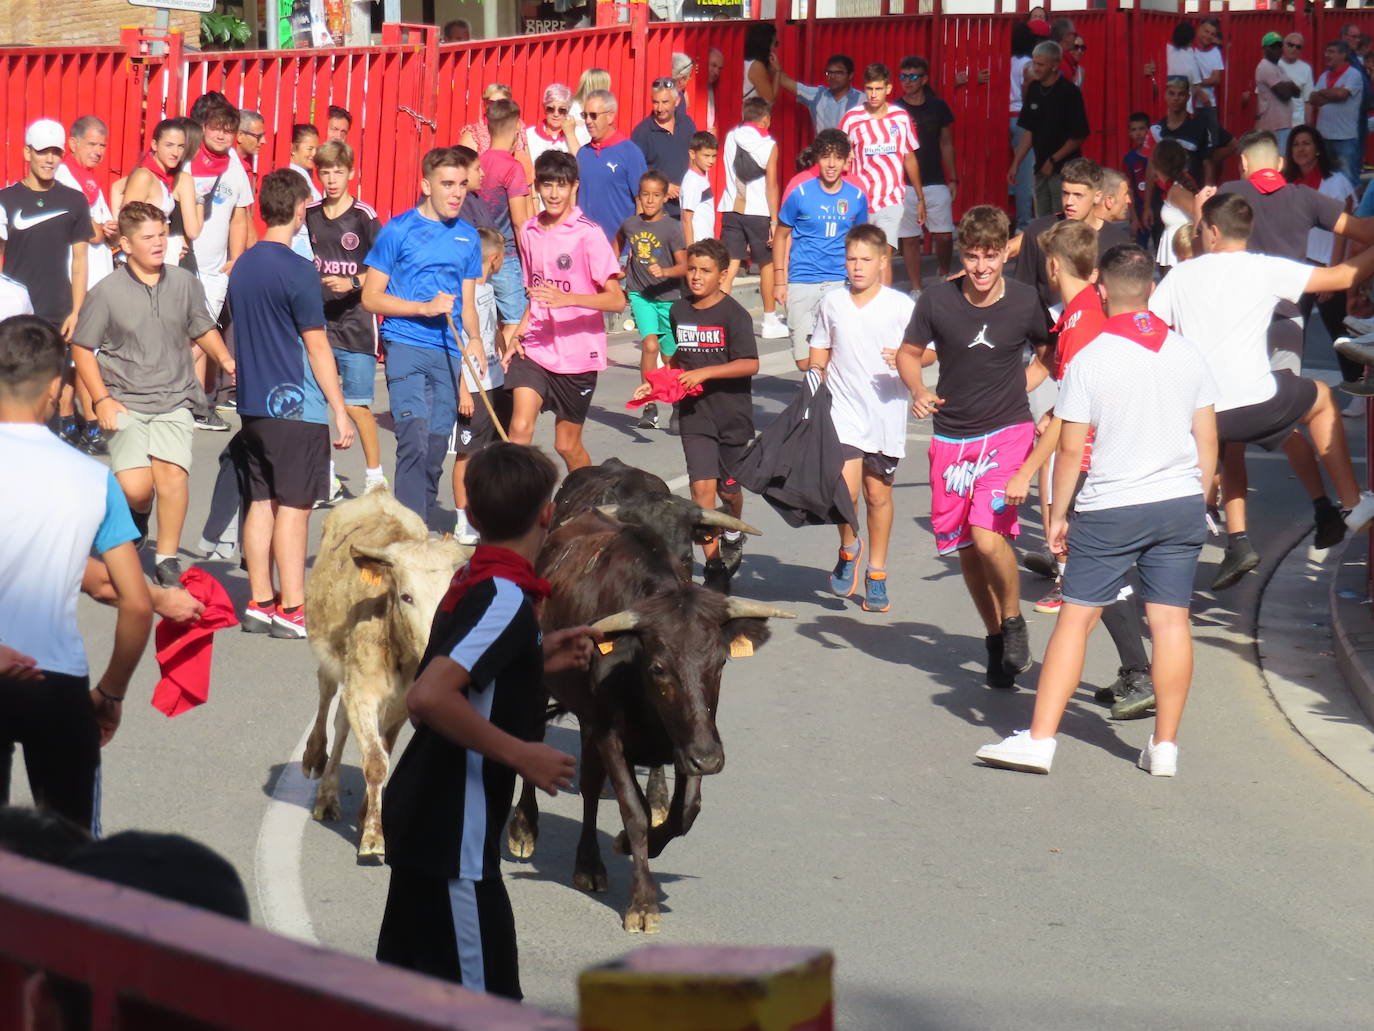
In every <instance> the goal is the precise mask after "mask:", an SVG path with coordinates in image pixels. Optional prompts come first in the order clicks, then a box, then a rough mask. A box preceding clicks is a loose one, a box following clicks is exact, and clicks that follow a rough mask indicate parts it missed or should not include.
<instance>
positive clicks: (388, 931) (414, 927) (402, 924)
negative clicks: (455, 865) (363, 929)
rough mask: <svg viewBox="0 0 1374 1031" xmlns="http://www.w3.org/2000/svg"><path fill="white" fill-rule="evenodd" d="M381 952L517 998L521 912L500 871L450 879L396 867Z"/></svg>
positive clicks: (388, 959)
mask: <svg viewBox="0 0 1374 1031" xmlns="http://www.w3.org/2000/svg"><path fill="white" fill-rule="evenodd" d="M377 959H378V961H380V962H382V963H390V964H392V965H393V966H398V967H404V968H405V969H407V970H414V971H416V972H417V973H421V974H428V975H429V976H430V977H438V978H441V979H442V980H445V981H453V982H455V983H456V984H461V985H463V986H464V987H466V988H470V989H472V990H473V991H478V992H488V993H490V994H492V995H503V996H505V997H506V998H508V999H515V1000H516V1001H517V1002H518V1001H519V1000H520V999H521V998H523V995H522V994H521V992H520V958H519V954H518V952H517V950H516V945H515V914H514V913H513V912H511V908H510V897H509V896H507V895H506V885H505V883H504V882H503V881H502V880H501V879H500V878H499V877H497V878H493V879H491V880H485V881H466V880H452V881H448V880H445V879H444V878H442V877H436V876H434V875H433V874H424V873H417V872H415V871H414V870H405V869H400V868H398V867H394V866H393V867H392V868H391V887H390V888H389V889H388V890H387V894H386V910H385V912H383V914H382V929H381V931H380V933H379V934H378V935H377Z"/></svg>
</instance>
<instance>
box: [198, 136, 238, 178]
mask: <svg viewBox="0 0 1374 1031" xmlns="http://www.w3.org/2000/svg"><path fill="white" fill-rule="evenodd" d="M228 170H229V151H227V150H226V151H225V152H224V153H223V154H216V153H214V152H213V151H211V150H209V149H208V148H207V147H206V146H205V144H203V143H202V144H201V145H200V150H198V151H196V156H195V157H194V158H192V159H191V175H192V176H193V177H199V178H209V177H210V176H221V175H223V174H224V173H225V172H227V171H228Z"/></svg>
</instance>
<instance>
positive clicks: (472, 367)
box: [444, 312, 510, 444]
mask: <svg viewBox="0 0 1374 1031" xmlns="http://www.w3.org/2000/svg"><path fill="white" fill-rule="evenodd" d="M444 317H445V318H446V319H448V328H449V329H451V330H453V339H454V340H455V341H456V342H457V344H458V353H459V354H460V355H462V356H463V365H464V366H466V368H467V370H468V372H470V373H472V381H473V382H474V383H476V384H477V392H478V393H479V394H481V395H482V404H484V405H486V406H487V414H488V415H490V416H491V424H492V425H493V426H495V427H496V432H497V433H499V434H500V435H501V439H502V440H504V441H505V442H506V443H507V444H509V443H510V437H508V436H506V428H505V427H504V426H502V425H501V420H500V419H498V418H497V417H496V409H495V408H493V407H492V406H491V398H489V397H487V389H486V387H484V386H482V373H481V371H480V370H479V369H478V368H477V363H476V362H474V361H473V360H472V355H470V354H468V352H467V348H465V347H464V346H463V336H462V334H461V333H459V332H458V327H457V326H455V325H454V324H453V313H452V312H445V314H444Z"/></svg>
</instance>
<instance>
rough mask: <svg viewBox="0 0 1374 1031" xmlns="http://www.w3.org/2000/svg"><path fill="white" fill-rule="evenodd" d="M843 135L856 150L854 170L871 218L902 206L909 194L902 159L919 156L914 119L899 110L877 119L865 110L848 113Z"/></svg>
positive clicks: (891, 111) (842, 124)
mask: <svg viewBox="0 0 1374 1031" xmlns="http://www.w3.org/2000/svg"><path fill="white" fill-rule="evenodd" d="M840 132H842V133H844V134H845V135H846V136H848V137H849V142H850V143H851V144H852V145H853V147H854V166H853V170H854V172H856V173H857V174H858V177H859V181H860V182H862V183H863V186H864V191H865V192H866V193H867V194H868V207H869V212H870V214H871V213H872V212H874V211H878V210H880V209H882V208H885V207H888V206H889V205H891V204H900V203H902V199H903V197H904V196H905V193H906V178H905V176H904V174H903V171H902V159H903V158H905V157H906V156H907V155H908V154H912V153H915V151H916V148H917V147H919V146H920V144H919V143H917V142H916V130H915V129H914V128H913V127H912V125H911V118H910V116H909V115H907V113H906V112H905V111H903V110H901V109H900V108H897V107H889V108H888V109H887V114H885V115H883V116H882V117H881V118H875V117H873V116H872V115H870V114H869V113H868V112H867V111H866V110H865V109H864V108H862V107H856V108H854V110H852V111H847V112H845V116H844V117H843V118H841V119H840Z"/></svg>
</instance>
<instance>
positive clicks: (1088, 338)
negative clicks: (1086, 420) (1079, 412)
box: [1053, 285, 1107, 472]
mask: <svg viewBox="0 0 1374 1031" xmlns="http://www.w3.org/2000/svg"><path fill="white" fill-rule="evenodd" d="M1106 321H1107V315H1106V312H1104V311H1103V310H1102V299H1101V298H1100V297H1099V296H1098V294H1097V287H1095V286H1091V285H1089V286H1085V287H1084V288H1083V289H1082V290H1080V291H1078V294H1077V295H1076V296H1075V297H1074V299H1073V300H1072V301H1070V302H1069V303H1068V304H1066V305H1065V306H1064V314H1063V315H1061V316H1060V317H1059V321H1058V322H1057V323H1055V327H1054V331H1055V332H1056V333H1058V334H1059V339H1058V341H1057V342H1056V343H1055V346H1054V372H1053V376H1054V378H1055V381H1056V382H1058V381H1061V380H1063V378H1064V371H1065V370H1066V369H1067V368H1068V367H1069V362H1071V361H1073V360H1074V358H1075V356H1077V355H1078V353H1079V352H1080V351H1082V350H1083V348H1085V347H1087V346H1088V345H1089V344H1091V343H1092V342H1093V341H1094V340H1096V339H1097V337H1098V334H1100V333H1101V332H1102V326H1103V324H1104V323H1105V322H1106ZM1092 457H1093V431H1092V430H1091V429H1089V430H1088V438H1087V441H1086V442H1085V443H1084V445H1083V461H1082V462H1081V463H1080V464H1079V470H1080V471H1081V472H1087V471H1088V469H1089V467H1090V466H1091V465H1092Z"/></svg>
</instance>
